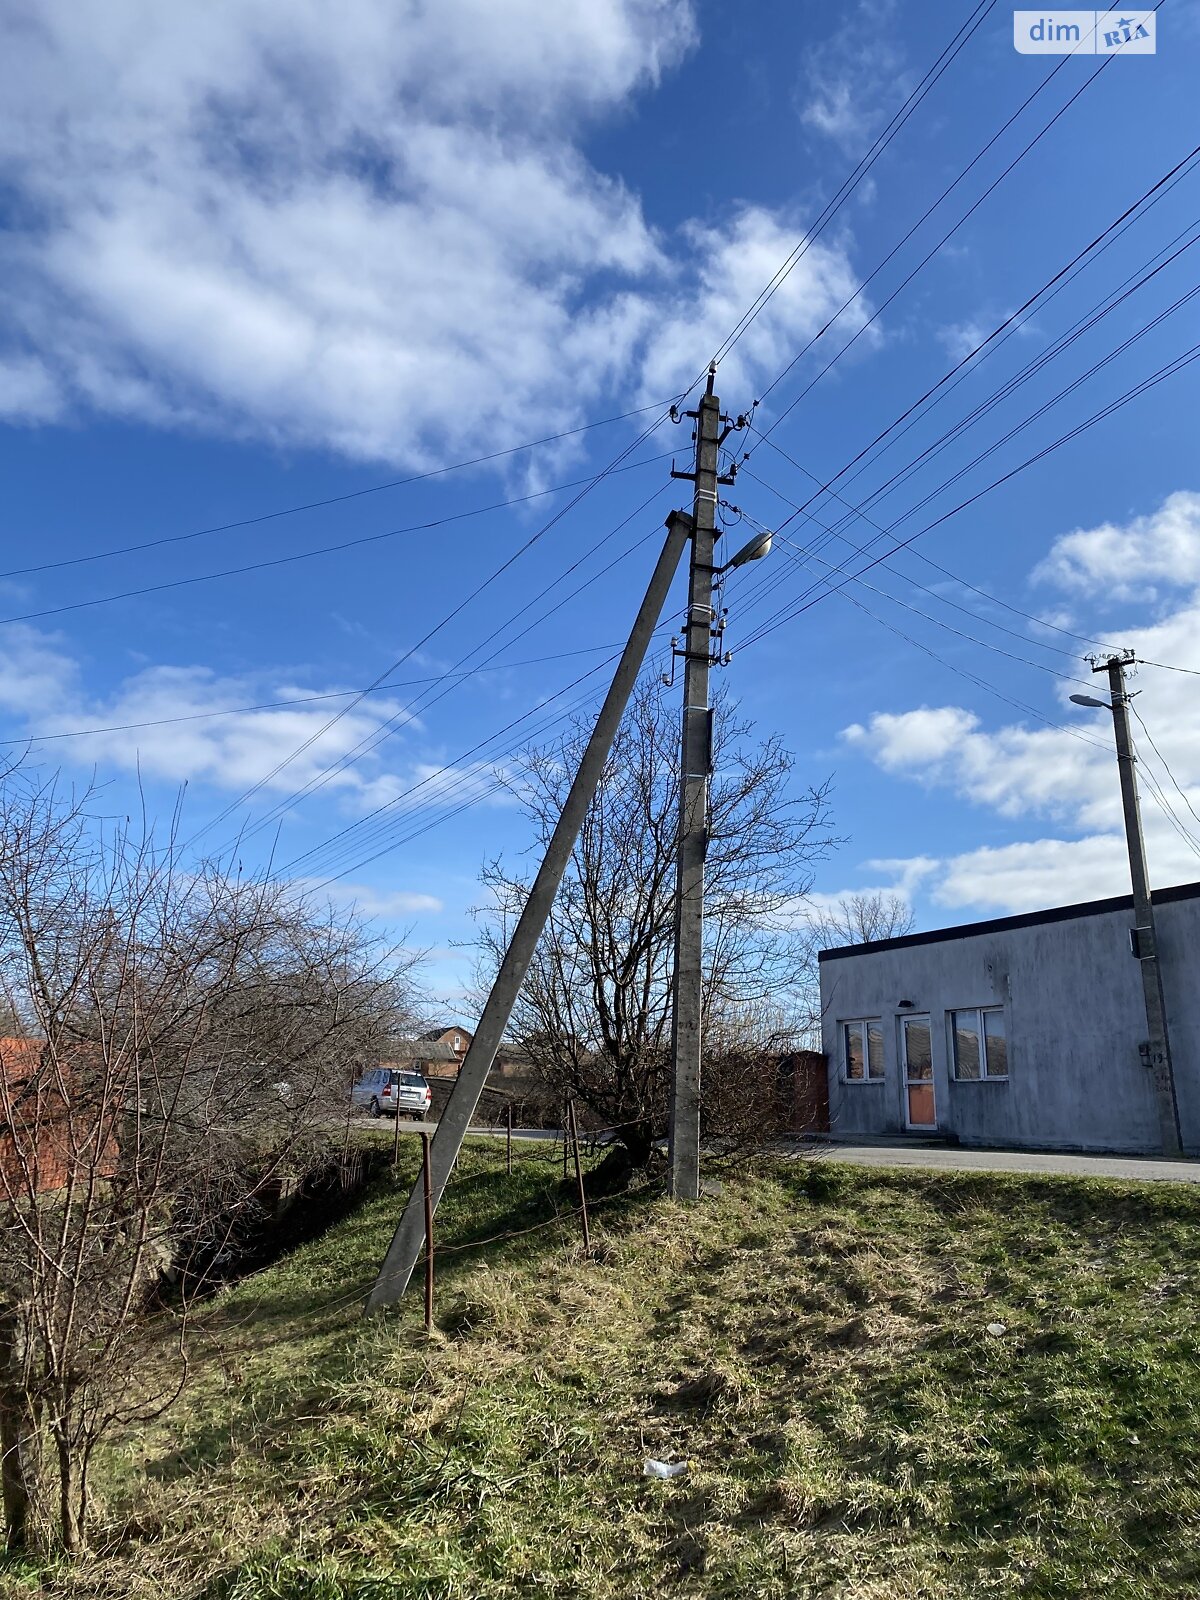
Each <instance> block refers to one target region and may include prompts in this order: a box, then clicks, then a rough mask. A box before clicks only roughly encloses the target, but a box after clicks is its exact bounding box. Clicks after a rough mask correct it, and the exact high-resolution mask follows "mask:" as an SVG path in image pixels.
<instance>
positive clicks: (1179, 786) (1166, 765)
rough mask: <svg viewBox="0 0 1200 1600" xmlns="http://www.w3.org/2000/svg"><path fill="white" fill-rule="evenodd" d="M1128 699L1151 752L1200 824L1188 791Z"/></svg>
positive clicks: (1139, 713) (1138, 712)
mask: <svg viewBox="0 0 1200 1600" xmlns="http://www.w3.org/2000/svg"><path fill="white" fill-rule="evenodd" d="M1126 698H1127V702H1128V705H1129V709H1130V710H1131V711H1132V712H1133V714H1134V716H1135V717H1136V718H1137V719H1138V722H1139V723H1141V727H1142V732H1143V733H1144V734H1145V735H1146V738H1147V740H1148V741H1149V744H1150V748H1151V750H1153V751H1154V754H1155V755H1156V756H1157V757H1158V759H1159V760H1160V761H1161V762H1162V764H1163V770H1164V772H1165V773H1166V774H1167V777H1168V778H1170V780H1171V782H1172V783H1173V784H1174V786H1175V789H1176V791H1177V792H1178V794H1179V798H1180V799H1181V800H1182V801H1183V803H1184V805H1185V806H1186V807H1187V808H1188V810H1189V811H1190V812H1191V813H1192V816H1193V817H1194V818H1195V820H1196V821H1197V822H1200V816H1198V815H1197V813H1196V808H1195V807H1194V806H1193V805H1192V802H1191V801H1190V800H1189V799H1188V796H1187V790H1186V789H1185V788H1184V787H1183V785H1182V784H1181V783H1180V781H1179V779H1178V778H1177V777H1176V776H1175V774H1174V773H1173V772H1172V771H1171V768H1170V765H1169V763H1168V761H1167V758H1166V756H1164V755H1163V753H1162V751H1161V750H1160V749H1159V748H1158V746H1157V745H1156V744H1155V742H1154V735H1153V734H1152V733H1151V732H1150V729H1149V728H1148V727H1147V726H1146V722H1145V718H1144V717H1143V716H1142V713H1141V712H1140V711H1139V710H1138V708H1137V706H1135V705H1134V703H1133V701H1132V700H1131V699H1128V697H1126Z"/></svg>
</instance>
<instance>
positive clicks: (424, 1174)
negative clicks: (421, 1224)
mask: <svg viewBox="0 0 1200 1600" xmlns="http://www.w3.org/2000/svg"><path fill="white" fill-rule="evenodd" d="M421 1183H422V1187H423V1188H424V1191H425V1332H426V1333H432V1332H433V1182H432V1177H431V1174H430V1171H429V1135H428V1134H427V1133H423V1134H422V1135H421Z"/></svg>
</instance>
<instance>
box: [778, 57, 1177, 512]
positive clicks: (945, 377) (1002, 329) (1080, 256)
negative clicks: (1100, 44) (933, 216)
mask: <svg viewBox="0 0 1200 1600" xmlns="http://www.w3.org/2000/svg"><path fill="white" fill-rule="evenodd" d="M1064 59H1065V58H1064ZM1060 65H1061V63H1060ZM1055 70H1056V71H1057V70H1058V69H1057V68H1056V69H1055ZM1051 76H1053V74H1051ZM1093 76H1095V75H1094V74H1093ZM1046 81H1047V82H1048V81H1049V79H1047V80H1046ZM1088 81H1089V82H1090V81H1091V80H1088ZM1043 87H1044V85H1043ZM1084 87H1086V85H1085V86H1084ZM1022 109H1023V108H1022ZM1198 155H1200V145H1198V146H1196V147H1194V148H1193V149H1192V150H1190V151H1189V152H1188V154H1187V155H1186V156H1184V157H1183V159H1182V160H1181V161H1178V162H1176V163H1175V165H1174V166H1172V167H1171V168H1170V169H1169V170H1168V171H1167V172H1165V173H1164V174H1163V176H1162V177H1161V178H1159V179H1158V180H1157V182H1156V183H1154V184H1152V185H1151V186H1150V188H1149V189H1147V190H1145V191H1143V193H1142V194H1141V195H1139V196H1138V198H1137V199H1136V200H1134V202H1133V203H1132V204H1131V205H1129V206H1127V207H1126V208H1125V210H1124V211H1122V212H1121V214H1120V215H1119V216H1117V217H1116V218H1114V219H1113V221H1112V222H1110V223H1109V224H1108V225H1107V226H1106V227H1105V228H1104V229H1102V230H1101V232H1100V233H1098V234H1097V235H1096V236H1095V238H1093V239H1091V240H1090V241H1089V242H1088V243H1087V244H1086V245H1085V246H1084V247H1083V248H1082V249H1081V250H1079V251H1078V252H1077V253H1076V254H1075V256H1074V257H1073V258H1072V259H1071V260H1070V261H1068V262H1067V263H1066V264H1065V265H1064V266H1063V267H1061V268H1060V269H1059V270H1058V271H1057V272H1055V273H1054V274H1053V275H1052V276H1051V277H1050V278H1048V279H1047V280H1046V282H1045V283H1043V284H1042V285H1041V286H1040V288H1038V289H1037V290H1036V291H1035V292H1034V293H1033V294H1032V295H1030V296H1029V298H1028V299H1027V300H1026V301H1025V302H1024V304H1023V305H1022V306H1019V307H1018V308H1017V310H1016V311H1015V312H1013V313H1012V315H1011V316H1009V317H1006V318H1005V319H1004V320H1003V321H1002V322H1000V323H999V324H997V326H996V327H995V328H993V329H992V331H991V332H990V333H989V334H988V335H987V337H986V338H985V339H982V340H981V341H980V342H979V343H978V344H977V345H976V346H975V348H974V349H973V350H971V351H969V352H968V353H967V354H966V355H964V356H963V357H962V358H961V360H959V361H957V362H956V363H955V364H954V365H953V366H952V367H951V368H950V369H949V370H948V371H947V372H945V373H943V374H942V376H941V377H940V378H939V379H938V380H937V382H936V383H935V384H933V385H932V386H931V387H930V388H929V389H927V390H926V391H925V392H924V393H923V394H922V395H920V396H918V398H917V399H916V400H914V401H913V402H912V403H911V404H910V405H909V406H908V407H907V408H906V409H905V410H904V411H902V412H901V413H900V414H899V415H898V416H896V417H894V418H893V419H892V421H891V422H889V423H888V425H887V427H886V428H884V429H883V430H882V431H881V432H880V433H878V434H877V435H876V436H875V438H874V439H872V440H871V441H870V442H869V443H868V444H866V445H864V446H863V448H862V449H861V450H860V451H859V452H858V454H857V455H855V456H853V457H851V459H850V460H849V461H848V462H847V463H846V464H845V466H843V467H842V468H840V469H839V471H838V472H837V473H836V474H835V475H834V477H833V478H831V479H830V480H829V481H828V482H827V483H824V484H822V485H821V488H820V489H818V490H817V491H816V493H815V494H814V495H813V496H812V497H810V499H809V500H808V501H806V502H805V505H806V506H807V505H811V504H812V503H813V500H815V499H817V498H819V496H820V494H821V493H823V492H825V491H827V490H829V489H830V487H831V486H832V484H833V483H836V482H837V481H838V479H840V478H842V477H844V476H845V474H846V473H847V472H849V471H850V470H851V468H853V467H855V466H856V465H857V464H858V463H859V462H860V461H861V460H862V459H863V457H864V456H866V455H867V454H868V453H869V452H870V451H872V450H874V449H876V447H877V446H878V445H879V444H880V443H881V442H882V441H883V440H885V439H886V438H887V437H888V436H889V435H890V434H892V433H893V432H894V431H895V430H896V429H897V428H899V427H900V425H901V423H904V422H905V421H906V420H907V419H908V418H909V417H911V416H913V414H914V413H915V412H917V411H919V409H920V408H921V407H922V406H924V405H925V403H926V402H927V401H929V400H930V399H931V398H932V397H933V396H935V395H936V394H937V393H938V391H939V390H940V389H941V388H942V387H943V386H944V385H946V384H947V383H949V382H950V380H951V379H952V378H953V377H954V376H955V375H956V374H957V373H959V372H962V371H963V370H964V369H966V368H967V367H968V365H969V364H970V363H971V362H972V361H974V359H975V357H976V356H978V355H980V353H981V352H984V351H986V350H987V347H988V346H989V345H994V344H995V342H997V341H998V340H999V339H1000V338H1001V337H1002V336H1004V335H1006V331H1007V330H1010V329H1011V328H1012V327H1013V326H1015V324H1016V319H1018V318H1020V317H1022V316H1024V315H1025V314H1027V313H1028V312H1030V311H1031V310H1032V308H1033V307H1034V306H1035V305H1036V304H1037V302H1038V301H1039V300H1042V299H1044V298H1049V296H1050V294H1051V292H1057V287H1061V286H1062V283H1063V282H1064V281H1065V280H1066V278H1067V275H1068V274H1070V273H1072V272H1074V271H1076V270H1077V269H1079V267H1080V266H1081V264H1082V263H1084V262H1085V261H1086V260H1088V259H1089V258H1090V257H1094V256H1095V255H1096V254H1098V253H1099V252H1100V250H1101V249H1103V248H1106V245H1105V241H1106V240H1108V242H1111V239H1112V238H1113V237H1115V236H1116V234H1117V232H1119V231H1120V230H1121V229H1122V228H1123V227H1124V226H1126V225H1127V224H1128V222H1129V220H1130V219H1131V218H1132V217H1133V216H1134V215H1135V214H1136V213H1137V212H1139V211H1140V210H1143V209H1148V208H1149V206H1150V205H1152V204H1154V203H1155V200H1156V198H1161V195H1162V194H1163V193H1165V192H1166V191H1167V190H1168V189H1169V188H1170V187H1172V186H1173V185H1174V183H1175V182H1177V181H1179V179H1180V178H1181V177H1182V176H1184V175H1185V174H1186V171H1187V169H1189V167H1190V166H1194V163H1195V161H1196V158H1197V156H1198ZM947 237H949V236H948V235H947ZM943 242H944V241H943ZM1056 286H1057V287H1056ZM852 298H853V297H852ZM817 337H819V335H818V336H817ZM811 343H812V341H810V345H811ZM806 348H808V347H807V346H806ZM988 353H989V354H990V353H991V352H990V351H988ZM803 354H804V351H803V350H802V351H801V352H800V355H803ZM796 359H799V357H797V358H796ZM792 364H793V365H794V364H795V363H794V362H793V363H792ZM823 370H824V371H828V370H829V369H828V367H826V368H825V369H823ZM806 392H807V391H806ZM789 409H791V408H789ZM784 415H786V413H784ZM782 421H783V416H780V417H779V418H777V419H776V422H775V423H774V424H772V426H771V427H770V428H769V429H767V430H765V433H764V434H763V435H760V436H766V435H769V434H771V433H774V431H775V429H776V428H777V427H778V426H779V423H780V422H782ZM756 431H758V430H756ZM905 431H907V430H905Z"/></svg>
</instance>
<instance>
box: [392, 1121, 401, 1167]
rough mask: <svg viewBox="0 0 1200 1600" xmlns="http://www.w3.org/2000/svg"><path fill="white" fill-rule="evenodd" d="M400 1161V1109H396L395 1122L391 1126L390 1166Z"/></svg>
mask: <svg viewBox="0 0 1200 1600" xmlns="http://www.w3.org/2000/svg"><path fill="white" fill-rule="evenodd" d="M399 1160H400V1108H399V1106H397V1107H396V1120H395V1122H394V1123H393V1124H392V1165H393V1166H395V1165H396V1164H397V1162H398V1161H399Z"/></svg>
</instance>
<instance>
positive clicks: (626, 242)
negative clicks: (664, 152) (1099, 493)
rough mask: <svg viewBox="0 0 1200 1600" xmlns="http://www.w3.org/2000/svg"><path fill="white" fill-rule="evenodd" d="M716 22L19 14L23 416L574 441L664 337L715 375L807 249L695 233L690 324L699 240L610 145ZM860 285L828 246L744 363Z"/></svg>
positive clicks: (625, 16)
mask: <svg viewBox="0 0 1200 1600" xmlns="http://www.w3.org/2000/svg"><path fill="white" fill-rule="evenodd" d="M695 37H696V32H695V25H694V21H693V17H692V11H691V7H690V5H689V3H688V0H596V3H595V4H591V5H588V6H563V7H558V8H556V9H554V10H553V12H552V13H551V12H548V11H547V9H546V8H545V6H544V5H541V4H539V3H537V0H439V3H438V4H437V5H422V6H416V5H413V4H406V5H403V4H402V5H393V6H385V5H380V4H379V3H378V0H343V3H342V4H341V5H340V6H339V7H338V8H337V11H336V14H335V13H333V12H331V11H330V10H329V8H328V7H326V6H323V5H318V4H316V3H315V0H295V3H294V4H291V5H288V6H280V5H278V4H277V3H275V0H240V3H238V4H237V5H233V4H229V3H213V4H209V5H206V6H200V7H191V8H188V9H186V10H185V11H184V12H180V10H179V9H178V8H176V7H163V6H160V5H153V4H150V3H149V0H110V3H109V4H107V5H105V6H103V7H101V6H99V5H93V4H83V5H80V4H78V3H71V0H37V3H36V4H34V3H33V0H16V3H15V4H13V5H10V6H9V7H8V8H7V10H6V12H5V20H4V21H2V22H0V180H3V181H4V182H5V183H6V184H7V185H8V186H9V187H10V189H11V191H12V193H13V194H14V195H15V196H16V197H17V199H18V201H19V205H18V207H17V208H15V209H14V213H13V214H14V215H15V217H16V218H18V219H19V221H18V222H17V223H13V222H11V221H10V231H9V233H8V234H7V235H6V242H5V244H4V245H3V247H2V250H0V269H2V270H3V271H4V273H5V279H6V289H7V294H8V303H9V318H10V323H9V327H8V330H7V337H8V341H9V343H10V344H11V345H12V348H13V350H14V351H16V352H18V353H17V354H13V355H10V356H7V357H6V356H4V354H3V349H2V344H3V341H2V340H0V361H3V362H4V363H5V364H4V366H2V367H0V410H2V409H3V408H4V407H5V405H7V408H8V409H9V410H10V411H11V412H13V413H14V414H15V415H16V416H18V417H21V418H23V419H24V420H37V419H38V418H39V417H40V418H42V419H49V418H51V417H54V416H57V415H59V414H60V413H61V411H62V409H63V407H64V406H65V405H66V404H67V403H68V401H69V403H70V404H71V405H73V406H75V407H88V406H91V407H95V408H97V409H100V410H103V411H108V412H115V413H118V414H121V415H128V416H133V417H137V418H140V419H147V420H150V421H152V422H154V423H158V424H167V425H179V426H186V427H200V428H213V429H219V430H221V431H225V432H230V431H232V432H234V433H240V434H244V435H248V436H255V437H259V438H267V439H270V440H273V441H279V442H281V443H286V444H299V445H317V446H322V447H332V448H334V449H336V450H338V451H341V452H344V453H347V454H349V455H352V456H358V457H363V458H385V459H389V460H400V459H403V460H405V461H410V462H422V461H428V460H430V459H433V458H434V457H435V456H436V457H437V458H439V459H444V458H445V456H446V455H447V454H456V453H458V452H460V451H461V452H464V453H470V452H471V451H473V450H474V449H476V448H478V447H479V446H480V445H481V443H482V442H483V441H484V440H485V439H486V440H487V442H488V444H489V445H490V446H491V447H492V448H495V447H496V446H498V445H503V444H505V443H510V442H515V441H517V440H519V439H521V438H528V437H529V436H530V434H531V433H536V432H541V431H552V429H553V428H554V427H556V426H560V425H569V424H570V422H572V421H575V420H578V419H579V418H580V417H581V416H582V415H583V414H585V412H586V411H587V409H588V408H589V407H590V406H591V405H592V404H594V403H596V401H597V398H598V397H599V396H601V395H602V394H603V393H604V392H605V391H606V390H609V389H611V388H613V387H617V386H619V385H625V384H629V383H632V384H633V385H634V386H636V385H637V383H638V382H639V373H640V372H641V354H642V348H643V344H644V341H645V340H646V339H647V338H650V339H652V350H651V358H650V361H649V363H648V366H647V368H646V382H648V383H649V382H651V381H653V382H660V383H661V382H662V381H664V378H665V375H666V374H667V373H668V372H669V373H675V372H681V371H685V370H686V371H687V373H688V377H689V378H691V377H692V376H694V375H695V373H696V371H697V369H698V368H699V367H700V366H701V365H702V364H703V362H704V360H706V359H707V357H708V355H709V354H710V353H711V346H712V344H715V342H716V338H718V337H720V335H721V334H723V333H724V332H725V331H727V328H726V325H720V322H719V312H720V310H721V309H722V308H723V307H726V306H736V308H737V310H738V311H740V310H741V308H742V305H743V304H744V303H745V300H746V299H749V298H750V297H751V296H752V295H753V294H755V293H757V291H758V290H759V288H761V287H762V283H763V282H765V281H766V278H767V277H769V275H770V273H771V272H773V271H774V269H775V267H776V266H777V265H778V263H779V259H781V258H782V256H783V255H784V254H786V249H787V248H790V247H791V244H792V243H793V242H794V235H793V234H791V233H790V232H789V233H787V236H786V240H785V239H784V234H783V233H782V232H780V230H781V229H783V227H784V224H783V222H782V221H781V220H779V221H776V222H775V223H774V228H775V231H774V232H772V219H771V218H770V217H769V216H768V215H767V214H765V213H753V214H746V215H742V216H739V217H736V218H734V219H733V220H732V221H731V222H729V223H727V224H724V225H721V224H719V223H718V224H716V225H714V226H712V227H709V228H705V229H700V230H693V231H691V232H689V233H688V234H687V235H686V240H685V242H686V245H687V249H688V253H689V256H690V254H691V252H692V251H693V250H694V249H699V250H700V251H701V252H702V255H701V260H700V268H701V274H702V277H703V288H702V290H701V294H700V299H699V301H698V302H697V303H696V305H695V307H694V309H695V312H696V320H695V325H694V326H693V328H692V331H691V338H690V340H688V339H686V338H685V337H684V333H685V326H686V325H685V324H684V323H682V322H678V323H676V325H675V332H674V336H670V335H668V334H667V333H665V332H664V329H663V324H664V322H666V323H668V324H669V323H670V322H671V321H672V319H673V318H675V317H678V316H679V312H678V310H677V308H678V306H679V302H680V290H679V282H678V280H677V269H676V266H675V265H674V264H673V262H672V260H671V258H670V253H669V249H668V245H669V243H670V241H664V240H663V239H661V238H659V237H657V236H656V235H655V233H654V231H653V230H652V229H651V227H649V226H648V224H647V222H646V220H645V218H644V216H643V214H642V209H641V205H640V202H639V200H638V198H637V197H636V196H635V195H633V194H631V193H630V192H629V191H628V190H627V189H626V188H625V187H624V186H623V185H622V184H621V183H620V182H619V181H617V180H615V179H613V178H611V177H609V176H607V175H605V174H604V173H602V172H600V171H598V170H596V169H595V168H594V167H593V166H592V165H590V164H589V162H588V161H587V159H586V158H585V156H584V155H583V154H582V152H581V149H580V144H579V141H580V139H581V138H582V136H583V134H584V133H585V132H586V130H587V128H588V127H589V126H590V124H591V123H592V122H593V121H594V120H595V119H597V118H601V117H606V116H611V115H612V114H614V113H616V112H618V111H620V110H621V109H622V108H623V107H624V106H625V105H626V104H627V102H628V100H629V99H630V97H631V96H633V95H634V94H637V93H639V92H644V91H646V90H648V89H651V88H653V86H654V85H655V84H656V83H657V82H658V81H659V79H660V77H661V75H662V74H663V73H664V72H665V71H667V70H669V69H670V68H671V67H673V66H674V65H675V64H676V63H677V62H678V61H679V60H680V59H681V57H682V56H683V55H684V54H685V53H686V52H687V51H688V50H689V49H690V48H691V47H692V45H693V43H694V41H695ZM785 244H786V248H784V247H783V246H784V245H785ZM777 246H779V248H778V250H777V255H776V257H775V259H772V260H771V261H770V263H769V268H768V270H767V271H765V272H764V273H763V274H762V276H761V278H757V277H756V278H754V281H753V282H752V283H751V274H750V273H749V272H748V270H747V265H746V256H747V254H749V255H750V256H751V257H752V258H753V262H754V268H755V271H756V272H757V270H758V268H759V266H760V264H761V262H760V258H761V257H762V255H763V251H764V249H766V248H767V247H769V248H771V249H775V248H776V247H777ZM846 273H847V269H846V266H845V259H844V255H843V253H842V251H841V250H839V249H835V248H833V247H830V248H828V249H825V250H823V251H822V252H821V253H820V254H819V255H817V256H816V257H814V258H813V260H812V262H811V265H810V266H809V268H808V269H807V270H806V272H805V273H803V274H800V275H799V276H798V277H796V282H795V284H794V285H793V287H792V289H791V290H790V292H789V293H788V294H786V295H783V296H781V297H777V298H780V300H781V303H780V305H779V306H778V307H776V309H775V310H774V311H773V313H772V316H771V318H770V319H769V321H764V323H763V327H762V328H761V329H759V331H758V333H757V335H756V337H755V339H754V341H753V342H752V343H750V342H746V349H745V350H744V351H743V352H742V356H741V358H740V359H742V360H743V362H744V361H746V360H758V361H760V362H761V361H770V363H771V364H772V365H774V364H777V361H778V357H779V354H780V352H779V350H778V348H777V346H776V345H775V343H774V341H775V340H777V339H782V338H786V337H787V336H788V335H789V334H791V333H792V332H794V331H795V330H796V329H797V328H800V329H803V328H807V327H809V326H810V325H811V324H812V320H813V316H814V315H815V313H814V312H813V311H812V310H811V308H810V307H809V305H808V304H807V302H806V301H805V296H806V295H808V296H811V297H812V298H813V300H814V302H815V303H817V304H820V305H824V304H825V303H826V302H827V300H828V297H829V295H830V293H831V292H833V291H832V288H831V284H837V285H840V284H841V283H842V282H843V281H844V280H845V278H846ZM794 276H796V275H794ZM827 278H828V280H829V281H828V282H827V281H826V279H827ZM684 298H685V299H686V296H685V297H684ZM685 315H686V313H685ZM729 320H733V319H732V318H730V319H729ZM714 329H717V330H718V331H717V332H716V334H715V336H714V331H713V330H714ZM682 346H686V347H687V348H686V349H683V348H680V347H682ZM29 349H33V350H36V351H37V352H38V359H39V363H40V364H39V365H33V364H31V363H30V362H29V360H28V359H27V358H26V357H25V356H24V355H23V354H22V353H21V352H24V351H27V350H29ZM6 374H7V376H5V375H6ZM669 387H670V383H668V388H669Z"/></svg>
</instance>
